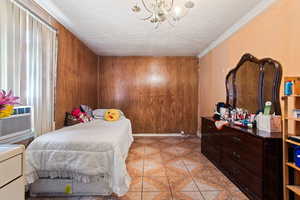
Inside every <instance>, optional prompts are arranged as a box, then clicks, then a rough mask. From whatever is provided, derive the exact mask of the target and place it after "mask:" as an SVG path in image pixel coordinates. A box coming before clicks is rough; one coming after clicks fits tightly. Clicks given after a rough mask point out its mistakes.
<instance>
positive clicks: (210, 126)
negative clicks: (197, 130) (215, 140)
mask: <svg viewBox="0 0 300 200" xmlns="http://www.w3.org/2000/svg"><path fill="white" fill-rule="evenodd" d="M218 131H219V130H218V129H217V127H216V125H215V122H214V121H211V120H207V119H202V133H212V132H218Z"/></svg>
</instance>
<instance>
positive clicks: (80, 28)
mask: <svg viewBox="0 0 300 200" xmlns="http://www.w3.org/2000/svg"><path fill="white" fill-rule="evenodd" d="M137 1H139V0H119V1H116V0H84V1H78V0H77V1H74V0H47V1H45V0H36V2H37V3H38V4H40V5H41V6H42V7H43V8H45V9H46V10H47V11H49V12H50V13H51V14H52V15H54V16H55V17H56V18H57V19H58V20H59V21H60V22H61V23H62V24H63V25H65V26H66V27H67V28H68V29H70V30H71V31H72V32H73V33H74V34H75V35H76V36H77V37H78V38H80V39H81V40H82V41H83V42H84V43H85V44H87V45H88V46H89V47H90V48H91V49H92V50H93V51H94V52H95V53H97V54H98V55H114V56H130V55H131V56H196V55H198V54H199V53H201V52H202V51H203V50H204V49H205V48H206V47H207V46H208V45H209V44H210V43H211V42H212V41H214V40H215V39H216V38H218V36H220V35H221V34H222V33H223V32H224V31H226V30H227V29H228V28H229V27H231V26H232V25H233V24H234V23H235V22H237V21H238V20H239V19H240V18H241V17H243V16H244V15H245V14H246V13H247V12H249V11H250V10H251V9H252V8H253V7H255V6H256V5H257V4H258V3H260V2H261V1H264V0H194V2H195V7H194V8H193V9H192V10H191V12H190V13H189V14H188V15H187V16H186V17H185V18H183V19H182V20H181V21H180V22H179V23H178V24H177V25H176V26H175V27H171V26H170V25H169V24H168V23H165V24H162V25H161V26H160V27H159V28H158V29H155V28H154V26H153V25H152V24H151V23H149V22H144V21H141V20H139V19H138V18H137V16H136V15H135V14H134V13H132V12H131V7H132V6H133V5H134V4H135V2H137ZM176 1H183V0H175V2H176Z"/></svg>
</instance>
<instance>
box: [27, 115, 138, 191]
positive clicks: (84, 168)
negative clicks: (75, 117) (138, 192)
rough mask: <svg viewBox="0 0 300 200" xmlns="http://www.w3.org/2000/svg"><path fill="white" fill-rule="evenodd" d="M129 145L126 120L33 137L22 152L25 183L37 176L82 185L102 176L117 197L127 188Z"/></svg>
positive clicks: (129, 135) (76, 127) (130, 133)
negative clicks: (67, 180) (24, 165)
mask: <svg viewBox="0 0 300 200" xmlns="http://www.w3.org/2000/svg"><path fill="white" fill-rule="evenodd" d="M132 142H133V137H132V130H131V123H130V120H128V119H126V118H124V119H121V120H119V121H116V122H107V121H104V120H101V119H97V120H94V121H92V122H90V123H85V124H78V125H75V126H71V127H66V128H63V129H60V130H57V131H54V132H51V133H48V134H45V135H43V136H40V137H38V138H36V139H35V140H34V141H33V142H32V143H31V144H30V145H29V147H28V148H27V150H26V180H27V183H28V184H30V183H33V182H34V181H35V180H37V179H38V178H39V176H41V175H42V174H43V175H47V176H50V177H51V178H66V177H69V178H72V179H75V180H76V181H81V182H84V183H91V182H97V181H99V180H100V179H102V180H103V177H104V178H106V180H107V183H108V184H109V185H110V187H111V188H112V191H113V192H114V193H116V194H117V195H119V196H122V195H124V194H125V193H126V192H127V191H128V189H129V185H130V181H131V179H130V177H129V175H128V173H127V169H126V163H125V160H126V157H127V154H128V150H129V148H130V145H131V143H132Z"/></svg>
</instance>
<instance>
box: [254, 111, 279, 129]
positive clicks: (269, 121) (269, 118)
mask: <svg viewBox="0 0 300 200" xmlns="http://www.w3.org/2000/svg"><path fill="white" fill-rule="evenodd" d="M256 124H257V129H258V130H261V131H266V132H281V116H280V115H263V114H262V113H260V114H259V115H257V116H256Z"/></svg>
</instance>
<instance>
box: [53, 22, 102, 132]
mask: <svg viewBox="0 0 300 200" xmlns="http://www.w3.org/2000/svg"><path fill="white" fill-rule="evenodd" d="M55 27H57V29H58V30H59V36H58V43H59V44H58V45H59V46H58V48H59V49H58V69H57V88H56V106H55V121H56V128H62V127H63V125H64V118H65V113H66V112H70V111H71V110H72V109H73V108H75V107H78V106H79V105H80V104H86V105H89V106H91V107H92V108H96V106H97V65H98V64H97V62H98V56H97V55H96V54H94V53H93V52H92V51H91V50H90V49H88V48H87V47H86V46H85V45H84V44H83V43H82V42H81V41H80V40H79V39H77V38H76V37H75V36H74V35H73V34H72V33H71V32H69V31H68V30H67V29H66V28H65V27H63V26H62V25H60V24H56V25H55Z"/></svg>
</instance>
